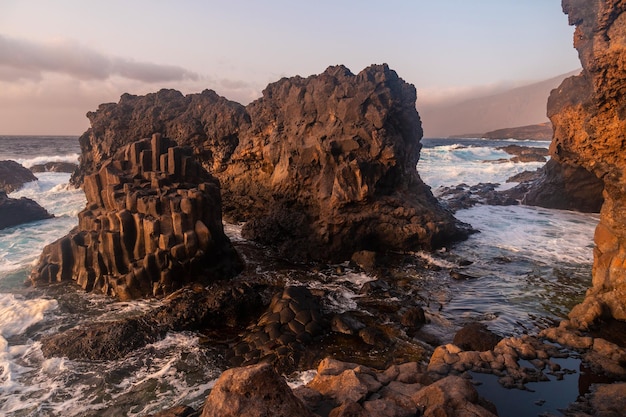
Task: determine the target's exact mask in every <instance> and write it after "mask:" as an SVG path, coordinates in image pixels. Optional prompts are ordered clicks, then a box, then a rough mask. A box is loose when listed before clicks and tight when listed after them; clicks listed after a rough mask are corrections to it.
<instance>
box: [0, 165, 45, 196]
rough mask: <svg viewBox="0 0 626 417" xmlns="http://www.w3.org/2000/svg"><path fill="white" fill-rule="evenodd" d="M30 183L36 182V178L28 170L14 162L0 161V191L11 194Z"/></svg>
mask: <svg viewBox="0 0 626 417" xmlns="http://www.w3.org/2000/svg"><path fill="white" fill-rule="evenodd" d="M31 181H37V177H35V176H34V175H33V173H32V172H31V171H30V170H29V169H28V168H24V167H23V166H22V165H20V164H18V163H17V162H15V161H0V190H2V191H4V192H6V193H11V192H13V191H16V190H19V189H20V188H22V186H23V185H24V184H25V183H27V182H31Z"/></svg>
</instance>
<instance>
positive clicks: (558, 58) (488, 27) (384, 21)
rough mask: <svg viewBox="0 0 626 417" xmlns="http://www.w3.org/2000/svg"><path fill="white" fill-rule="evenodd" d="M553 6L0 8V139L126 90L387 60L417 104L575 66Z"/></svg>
mask: <svg viewBox="0 0 626 417" xmlns="http://www.w3.org/2000/svg"><path fill="white" fill-rule="evenodd" d="M560 3H561V2H560V0H523V1H521V0H474V1H467V0H437V1H434V0H404V1H399V0H389V1H386V2H382V1H370V0H360V1H356V0H354V1H353V0H345V1H342V0H333V1H330V0H318V1H315V2H311V1H306V2H304V1H297V0H290V1H286V0H284V1H283V0H267V1H252V0H250V1H243V0H232V1H212V0H205V1H176V2H174V1H164V0H133V1H128V0H124V1H122V0H107V1H81V0H73V1H70V0H55V1H47V0H38V1H37V0H32V1H29V0H19V1H18V0H2V1H1V2H0V135H15V134H24V135H26V134H70V135H79V134H81V133H82V132H83V131H84V130H85V129H86V128H87V127H88V120H87V119H86V117H85V113H86V112H88V111H92V110H95V109H96V108H97V107H98V105H99V104H100V103H103V102H117V101H118V99H119V96H120V95H121V94H122V93H125V92H129V93H132V94H145V93H148V92H152V91H157V90H159V89H160V88H176V89H179V90H181V91H182V92H183V93H194V92H200V91H202V90H203V89H205V88H210V89H214V90H215V91H217V92H218V93H219V94H221V95H224V96H226V97H227V98H229V99H232V100H235V101H239V102H241V103H244V104H246V103H248V102H250V101H252V100H254V99H255V98H258V97H259V96H260V95H261V90H262V89H263V88H264V87H265V86H266V85H267V84H268V83H269V82H273V81H276V80H278V79H279V78H281V77H284V76H293V75H301V76H308V75H311V74H318V73H320V72H322V71H324V69H325V68H326V67H328V66H329V65H335V64H344V65H346V66H347V67H348V68H350V69H351V70H352V71H353V72H354V73H357V72H359V71H360V70H361V69H363V68H364V67H366V66H368V65H370V64H373V63H383V62H385V63H388V64H389V65H390V67H391V68H392V69H394V70H396V71H397V72H398V74H399V75H400V76H401V77H402V78H404V79H405V80H406V81H408V82H410V83H412V84H414V85H415V86H416V87H417V90H418V103H417V106H418V110H419V106H420V103H424V104H428V103H433V102H436V101H446V100H451V99H456V100H458V99H460V98H467V97H471V96H473V95H486V94H489V93H491V92H496V91H499V90H502V89H505V88H511V87H515V86H520V85H523V84H527V83H532V82H535V81H539V80H543V79H547V78H551V77H554V76H557V75H560V74H563V73H566V72H569V71H572V70H574V69H576V68H578V67H579V66H580V64H579V61H578V58H577V55H576V51H575V50H574V49H573V47H572V34H573V28H572V27H570V26H568V24H567V17H566V16H565V15H564V14H563V12H562V10H561V4H560Z"/></svg>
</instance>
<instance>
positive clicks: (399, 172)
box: [72, 65, 466, 260]
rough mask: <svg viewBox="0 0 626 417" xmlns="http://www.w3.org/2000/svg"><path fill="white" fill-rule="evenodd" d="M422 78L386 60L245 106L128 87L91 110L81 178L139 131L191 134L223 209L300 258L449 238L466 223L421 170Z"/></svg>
mask: <svg viewBox="0 0 626 417" xmlns="http://www.w3.org/2000/svg"><path fill="white" fill-rule="evenodd" d="M415 100H416V92H415V88H414V87H413V86H412V85H410V84H407V83H406V82H404V81H403V80H402V79H401V78H399V77H398V75H397V74H396V73H395V72H394V71H392V70H390V69H389V68H388V67H387V65H374V66H370V67H368V68H366V69H364V70H363V71H362V72H361V73H359V74H358V75H354V74H352V73H351V72H350V71H349V70H348V69H347V68H345V67H343V66H336V67H329V68H328V69H327V70H326V71H325V72H324V73H322V74H320V75H316V76H311V77H308V78H301V77H298V76H296V77H293V78H283V79H281V80H280V81H278V82H276V83H273V84H270V85H269V86H268V87H267V88H266V89H265V90H264V92H263V97H262V98H260V99H258V100H256V101H254V102H253V103H251V104H249V105H248V106H247V107H243V106H241V105H240V104H237V103H234V102H231V101H228V100H226V99H224V98H223V97H219V96H218V95H217V94H215V93H214V92H213V91H204V92H202V93H200V94H192V95H187V96H183V95H182V94H181V93H179V92H177V91H173V90H161V91H159V92H158V93H154V94H148V95H146V96H142V97H138V96H131V95H128V94H125V95H123V96H122V97H121V99H120V101H119V103H118V104H103V105H101V106H100V108H99V109H98V111H96V112H92V113H89V114H88V117H89V119H90V121H91V128H90V129H89V130H88V131H87V132H85V133H84V134H83V135H82V136H81V138H80V144H81V148H82V157H81V161H80V167H79V170H78V171H77V172H76V173H75V175H74V176H73V180H72V181H73V182H74V183H75V184H79V183H80V182H81V181H82V176H84V175H88V174H90V173H93V172H96V171H97V170H98V169H100V167H101V166H102V164H103V162H104V161H105V160H106V158H108V157H109V156H110V155H112V154H113V153H114V152H115V151H116V150H117V149H118V148H120V147H121V146H123V145H124V144H125V143H127V142H128V141H129V138H133V137H145V136H146V135H149V134H150V133H152V132H160V133H162V134H163V135H164V136H167V137H171V138H173V139H176V140H177V141H178V142H179V143H181V144H184V145H189V146H191V147H192V148H193V150H194V153H195V154H196V155H197V156H198V158H199V159H200V160H201V161H202V163H203V165H204V167H205V168H207V169H208V170H209V171H210V172H211V173H212V174H213V175H215V176H216V177H217V178H218V179H219V180H220V183H221V189H222V199H223V201H224V204H223V206H224V215H225V216H226V217H227V218H230V219H234V220H237V221H242V220H245V221H248V223H247V224H246V226H245V228H244V235H245V236H246V237H248V238H252V239H255V240H257V241H261V242H263V243H267V244H270V245H272V246H274V247H276V248H278V250H279V252H280V253H281V254H282V255H285V256H287V257H291V258H296V259H301V258H304V259H306V258H312V259H336V260H339V259H342V260H345V259H349V258H350V256H351V255H352V253H353V252H355V251H358V250H363V249H367V250H379V251H380V250H415V249H419V248H423V249H429V248H434V247H438V246H441V245H445V244H447V243H449V242H451V241H453V240H457V239H460V238H462V237H464V236H465V234H466V231H465V230H464V229H463V228H462V227H461V226H460V225H459V224H458V222H457V221H456V220H455V219H454V218H453V216H452V215H451V214H450V213H448V212H447V211H445V210H444V209H442V208H441V207H440V205H439V204H438V203H437V201H436V200H435V198H434V197H433V196H432V194H431V192H430V189H429V188H428V187H427V186H426V185H424V183H423V182H422V181H421V179H420V178H419V175H418V173H417V172H416V169H415V167H416V164H417V161H418V159H419V151H420V148H421V144H420V139H421V136H422V130H421V122H420V119H419V115H418V114H417V111H416V110H415Z"/></svg>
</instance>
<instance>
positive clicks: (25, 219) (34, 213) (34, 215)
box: [0, 190, 54, 230]
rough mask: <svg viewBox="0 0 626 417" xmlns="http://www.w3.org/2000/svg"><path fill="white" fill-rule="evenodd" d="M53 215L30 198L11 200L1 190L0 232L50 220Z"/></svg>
mask: <svg viewBox="0 0 626 417" xmlns="http://www.w3.org/2000/svg"><path fill="white" fill-rule="evenodd" d="M51 217H54V216H52V214H50V213H48V211H47V210H46V209H45V208H43V207H41V206H40V205H39V204H38V203H37V202H36V201H33V200H31V199H30V198H26V197H22V198H10V197H9V196H7V194H6V193H5V192H4V191H2V190H0V230H2V229H6V228H7V227H12V226H17V225H19V224H22V223H29V222H34V221H36V220H43V219H49V218H51Z"/></svg>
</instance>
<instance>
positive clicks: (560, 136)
mask: <svg viewBox="0 0 626 417" xmlns="http://www.w3.org/2000/svg"><path fill="white" fill-rule="evenodd" d="M563 10H564V11H565V13H567V15H568V17H569V22H570V24H571V25H576V31H575V34H574V46H575V48H576V49H577V50H578V54H579V57H580V60H581V63H582V66H583V71H582V73H581V74H580V75H578V76H575V77H570V78H568V79H566V80H565V81H564V82H563V83H562V84H561V86H560V87H559V88H557V89H555V90H553V92H552V94H551V95H550V99H549V102H548V115H549V117H550V119H551V120H552V123H553V125H554V127H555V130H554V140H553V142H552V145H551V152H552V155H553V157H554V158H555V159H556V160H558V161H559V162H561V163H565V164H569V165H573V166H580V167H583V168H585V169H587V170H588V171H590V172H593V173H594V174H595V175H596V176H597V177H598V178H600V179H601V180H602V181H603V183H604V199H605V202H604V205H603V206H602V210H601V218H600V223H599V225H598V227H597V229H596V233H595V244H596V246H595V249H594V266H593V285H592V288H591V289H590V290H589V291H588V293H587V297H586V299H585V301H584V302H583V303H582V304H580V305H578V306H577V307H575V308H574V309H573V310H572V313H571V314H570V318H571V321H572V323H573V324H574V325H575V326H578V327H587V326H589V325H590V324H591V323H592V322H593V321H595V320H596V319H598V318H601V317H613V318H615V319H619V320H626V266H625V265H626V263H625V262H626V176H625V174H626V159H625V158H624V151H625V146H626V98H625V94H626V13H624V12H625V11H626V2H624V1H621V0H604V1H588V0H563Z"/></svg>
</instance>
